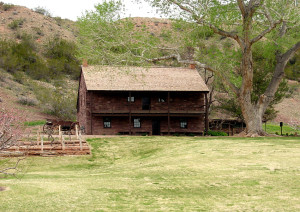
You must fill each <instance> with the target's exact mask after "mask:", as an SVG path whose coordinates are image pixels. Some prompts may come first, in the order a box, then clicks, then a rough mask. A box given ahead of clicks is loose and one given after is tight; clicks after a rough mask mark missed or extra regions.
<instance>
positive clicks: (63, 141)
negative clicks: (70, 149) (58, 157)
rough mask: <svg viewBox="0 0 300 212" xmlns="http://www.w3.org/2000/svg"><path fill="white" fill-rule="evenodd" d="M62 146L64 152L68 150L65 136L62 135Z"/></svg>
mask: <svg viewBox="0 0 300 212" xmlns="http://www.w3.org/2000/svg"><path fill="white" fill-rule="evenodd" d="M61 145H62V150H65V149H66V146H65V138H64V136H63V135H61Z"/></svg>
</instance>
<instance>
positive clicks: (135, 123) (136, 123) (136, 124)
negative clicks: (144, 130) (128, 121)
mask: <svg viewBox="0 0 300 212" xmlns="http://www.w3.org/2000/svg"><path fill="white" fill-rule="evenodd" d="M133 127H135V128H140V127H141V119H133Z"/></svg>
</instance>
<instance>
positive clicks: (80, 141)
mask: <svg viewBox="0 0 300 212" xmlns="http://www.w3.org/2000/svg"><path fill="white" fill-rule="evenodd" d="M79 144H80V150H81V151H82V138H81V134H80V135H79Z"/></svg>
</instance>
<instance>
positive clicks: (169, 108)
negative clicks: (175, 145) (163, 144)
mask: <svg viewBox="0 0 300 212" xmlns="http://www.w3.org/2000/svg"><path fill="white" fill-rule="evenodd" d="M168 135H170V91H168Z"/></svg>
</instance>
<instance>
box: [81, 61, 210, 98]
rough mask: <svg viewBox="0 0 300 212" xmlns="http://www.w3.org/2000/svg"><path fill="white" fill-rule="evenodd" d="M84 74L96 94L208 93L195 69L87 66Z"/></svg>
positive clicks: (88, 84)
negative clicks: (133, 92)
mask: <svg viewBox="0 0 300 212" xmlns="http://www.w3.org/2000/svg"><path fill="white" fill-rule="evenodd" d="M82 74H83V76H84V79H85V83H86V87H87V90H93V91H206V92H208V91H209V90H208V88H207V86H206V84H205V83H204V81H203V79H202V78H201V76H200V75H199V73H198V71H197V70H196V69H188V68H170V67H166V68H165V67H164V68H161V67H159V68H158V67H150V68H143V67H110V66H88V67H82Z"/></svg>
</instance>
